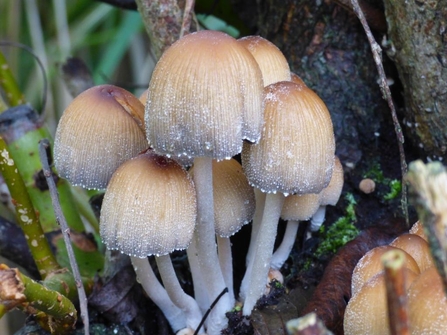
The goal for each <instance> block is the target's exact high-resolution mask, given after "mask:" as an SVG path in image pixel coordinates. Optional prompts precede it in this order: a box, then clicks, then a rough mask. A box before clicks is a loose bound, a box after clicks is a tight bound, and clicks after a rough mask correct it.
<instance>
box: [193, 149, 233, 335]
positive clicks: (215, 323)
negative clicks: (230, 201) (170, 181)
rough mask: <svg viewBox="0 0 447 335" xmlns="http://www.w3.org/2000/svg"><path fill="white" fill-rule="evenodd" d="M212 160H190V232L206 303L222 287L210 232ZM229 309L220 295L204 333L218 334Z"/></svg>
mask: <svg viewBox="0 0 447 335" xmlns="http://www.w3.org/2000/svg"><path fill="white" fill-rule="evenodd" d="M212 171H213V170H212V158H210V157H196V158H194V176H193V179H194V184H195V187H196V192H197V227H196V230H195V232H194V238H195V239H196V248H197V255H198V261H199V266H200V271H201V274H202V278H203V280H204V283H205V289H206V290H207V292H208V297H209V299H210V301H214V299H216V298H217V297H218V296H219V294H220V293H221V292H222V291H223V290H224V288H225V287H226V285H225V281H224V278H223V274H222V271H221V269H220V267H219V266H217V264H219V259H218V256H217V248H216V238H215V229H214V197H213V174H212ZM231 308H232V306H231V302H230V297H229V295H228V294H224V295H223V296H222V297H221V298H220V300H219V301H218V303H217V304H216V306H214V308H213V309H212V310H211V312H210V314H209V316H208V319H207V334H208V335H215V334H216V335H218V334H220V333H221V330H222V329H224V328H225V327H226V326H227V323H228V320H227V318H226V316H225V313H226V312H227V311H229V310H230V309H231Z"/></svg>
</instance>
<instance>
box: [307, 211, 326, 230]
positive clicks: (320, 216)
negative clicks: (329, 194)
mask: <svg viewBox="0 0 447 335" xmlns="http://www.w3.org/2000/svg"><path fill="white" fill-rule="evenodd" d="M325 217H326V206H320V207H319V208H318V210H317V211H316V212H315V214H314V215H312V219H310V226H309V230H310V231H311V232H315V231H317V230H318V229H320V227H321V225H322V224H323V222H324V219H325Z"/></svg>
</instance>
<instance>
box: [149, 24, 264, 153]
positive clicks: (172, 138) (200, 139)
mask: <svg viewBox="0 0 447 335" xmlns="http://www.w3.org/2000/svg"><path fill="white" fill-rule="evenodd" d="M145 120H146V130H147V136H148V141H149V143H151V145H152V146H153V147H154V149H155V150H156V151H157V152H160V153H162V154H166V155H173V156H181V155H184V156H191V157H212V158H215V159H225V158H227V159H228V158H230V157H232V156H234V155H236V154H238V153H240V151H241V150H242V140H243V139H246V140H248V141H250V142H257V141H258V140H259V137H260V132H261V128H262V123H263V83H262V74H261V70H260V69H259V66H258V64H257V63H256V60H255V59H254V58H253V56H252V55H251V54H250V53H249V52H248V50H247V49H246V48H244V47H243V46H242V45H240V44H239V43H237V42H236V40H235V39H234V38H232V37H230V36H229V35H227V34H224V33H221V32H218V31H210V30H204V31H199V32H196V33H192V34H189V35H186V36H184V37H183V38H181V39H180V40H178V41H177V42H175V43H174V44H173V45H172V46H171V47H169V49H168V50H166V51H165V53H164V54H163V56H162V57H161V59H160V60H159V61H158V63H157V65H156V66H155V69H154V72H153V75H152V79H151V82H150V84H149V92H148V96H147V103H146V111H145Z"/></svg>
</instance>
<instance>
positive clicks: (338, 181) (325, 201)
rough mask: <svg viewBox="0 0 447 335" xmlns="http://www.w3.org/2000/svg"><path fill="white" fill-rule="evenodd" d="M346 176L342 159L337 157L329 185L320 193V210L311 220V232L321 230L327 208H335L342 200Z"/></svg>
mask: <svg viewBox="0 0 447 335" xmlns="http://www.w3.org/2000/svg"><path fill="white" fill-rule="evenodd" d="M343 183H344V174H343V166H342V164H341V162H340V159H339V158H338V157H337V156H335V160H334V169H333V170H332V177H331V181H330V182H329V185H328V186H327V187H326V188H325V189H324V190H323V191H321V193H320V208H319V209H318V210H317V211H316V212H315V214H314V215H313V216H312V219H311V220H310V227H309V230H310V231H311V232H315V231H317V230H318V229H320V227H321V225H322V224H323V222H324V218H325V216H326V206H328V205H329V206H335V205H336V204H337V202H338V199H339V198H340V194H341V191H342V189H343Z"/></svg>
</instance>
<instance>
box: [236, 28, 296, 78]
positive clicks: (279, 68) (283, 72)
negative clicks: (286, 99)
mask: <svg viewBox="0 0 447 335" xmlns="http://www.w3.org/2000/svg"><path fill="white" fill-rule="evenodd" d="M237 41H238V42H239V43H240V44H242V45H243V46H244V47H245V48H247V50H248V51H250V53H251V54H252V55H253V57H254V58H255V59H256V61H257V62H258V64H259V67H260V68H261V72H262V78H263V81H264V86H268V85H270V84H273V83H277V82H278V81H287V80H291V77H290V67H289V64H288V63H287V59H286V57H285V56H284V55H283V53H282V52H281V51H280V50H279V49H278V47H277V46H276V45H274V44H273V43H272V42H270V41H269V40H266V39H265V38H263V37H261V36H247V37H242V38H240V39H238V40H237Z"/></svg>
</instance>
